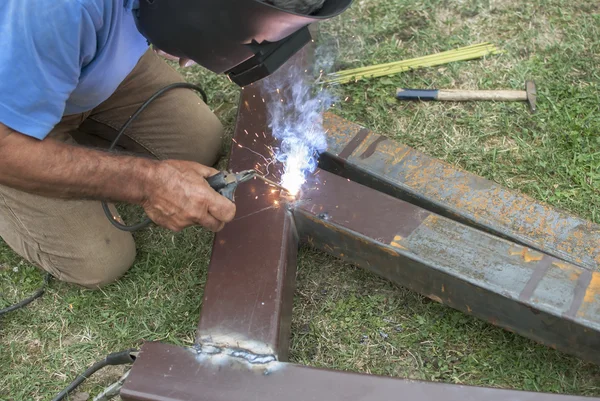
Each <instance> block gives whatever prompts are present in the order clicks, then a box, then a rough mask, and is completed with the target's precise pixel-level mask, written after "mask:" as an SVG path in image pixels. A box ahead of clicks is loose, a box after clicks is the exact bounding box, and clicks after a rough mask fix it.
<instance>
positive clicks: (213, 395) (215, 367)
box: [121, 343, 589, 401]
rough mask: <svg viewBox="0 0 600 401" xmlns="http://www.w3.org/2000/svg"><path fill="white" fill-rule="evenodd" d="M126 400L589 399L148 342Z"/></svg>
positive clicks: (126, 390) (124, 392)
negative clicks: (262, 360)
mask: <svg viewBox="0 0 600 401" xmlns="http://www.w3.org/2000/svg"><path fill="white" fill-rule="evenodd" d="M121 397H122V398H123V400H125V401H256V400H261V401H281V400H289V401H295V400H302V401H305V400H326V401H348V400H353V401H377V400H382V401H383V400H385V401H387V400H395V399H408V400H419V401H439V400H444V401H482V400H485V401H585V400H589V398H585V397H575V396H563V395H557V394H544V393H531V392H524V391H514V390H503V389H492V388H485V387H470V386H461V385H455V384H443V383H431V382H420V381H415V380H401V379H393V378H389V377H381V376H372V375H361V374H357V373H348V372H336V371H331V370H322V369H314V368H309V367H306V366H300V365H294V364H288V363H281V362H270V363H267V364H263V365H260V366H249V365H248V364H247V363H246V361H244V360H242V361H240V360H239V359H238V358H236V357H228V356H210V355H208V354H206V353H203V352H201V351H199V350H197V349H185V348H180V347H175V346H172V345H165V344H159V343H147V344H145V345H144V346H143V347H142V350H141V352H140V355H139V357H138V358H137V360H136V362H135V364H134V365H133V368H132V370H131V373H130V375H129V378H128V380H127V385H126V387H124V388H123V389H122V390H121Z"/></svg>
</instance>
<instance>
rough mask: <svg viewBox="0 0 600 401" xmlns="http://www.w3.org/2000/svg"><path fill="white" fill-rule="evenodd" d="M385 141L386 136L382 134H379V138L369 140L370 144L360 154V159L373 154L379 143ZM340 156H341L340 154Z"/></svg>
mask: <svg viewBox="0 0 600 401" xmlns="http://www.w3.org/2000/svg"><path fill="white" fill-rule="evenodd" d="M384 141H387V138H386V137H385V136H383V135H380V136H379V138H377V139H375V140H374V141H373V142H371V144H370V145H369V147H368V148H367V149H366V150H365V151H364V152H363V153H362V154H361V155H360V158H361V159H363V160H364V159H367V158H369V157H371V156H373V153H375V150H376V149H377V146H378V145H379V144H380V143H381V142H384ZM340 157H341V156H340Z"/></svg>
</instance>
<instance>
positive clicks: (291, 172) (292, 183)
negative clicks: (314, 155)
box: [281, 146, 311, 197]
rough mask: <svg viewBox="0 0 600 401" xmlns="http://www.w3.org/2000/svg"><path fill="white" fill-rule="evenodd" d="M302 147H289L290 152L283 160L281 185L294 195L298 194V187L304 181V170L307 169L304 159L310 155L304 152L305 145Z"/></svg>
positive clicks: (300, 186)
mask: <svg viewBox="0 0 600 401" xmlns="http://www.w3.org/2000/svg"><path fill="white" fill-rule="evenodd" d="M303 148H304V149H294V148H291V149H290V153H289V154H288V156H287V158H286V160H285V161H284V171H283V175H282V176H281V186H282V187H284V188H285V189H287V191H288V192H289V193H290V195H292V196H294V197H295V196H296V195H298V193H299V192H300V188H302V185H304V183H305V182H306V170H307V169H308V166H307V162H306V161H307V160H308V159H309V158H310V156H311V155H308V154H306V153H307V152H305V150H306V146H303Z"/></svg>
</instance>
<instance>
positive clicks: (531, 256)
mask: <svg viewBox="0 0 600 401" xmlns="http://www.w3.org/2000/svg"><path fill="white" fill-rule="evenodd" d="M509 253H510V254H511V255H512V256H517V255H518V256H521V257H522V258H523V260H524V261H525V262H527V263H530V262H539V261H540V260H542V258H543V257H544V254H542V253H540V252H537V251H534V250H532V249H529V248H527V247H519V246H516V245H515V247H511V248H510V250H509Z"/></svg>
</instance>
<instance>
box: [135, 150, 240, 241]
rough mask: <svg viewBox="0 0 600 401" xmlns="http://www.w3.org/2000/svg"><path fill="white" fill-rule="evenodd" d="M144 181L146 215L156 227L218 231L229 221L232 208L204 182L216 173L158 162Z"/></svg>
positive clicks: (191, 164)
mask: <svg viewBox="0 0 600 401" xmlns="http://www.w3.org/2000/svg"><path fill="white" fill-rule="evenodd" d="M154 173H155V174H154V175H151V176H149V177H148V179H147V183H148V184H147V188H148V189H147V190H146V191H145V192H146V194H147V195H146V196H147V198H146V200H145V201H144V202H142V206H143V207H144V209H145V211H146V214H148V217H150V219H152V221H154V222H155V223H156V224H158V225H160V226H163V227H166V228H168V229H170V230H173V231H181V230H182V229H184V228H186V227H189V226H193V225H201V226H203V227H206V228H208V229H209V230H211V231H214V232H217V231H220V230H221V229H222V228H223V226H224V225H225V223H228V222H230V221H231V220H233V217H234V216H235V204H234V203H233V202H231V201H230V200H229V199H227V198H225V197H224V196H221V195H219V194H218V193H217V192H216V191H215V190H213V189H212V188H211V187H210V186H209V185H208V183H207V182H206V178H208V177H210V176H212V175H215V174H217V173H218V171H217V170H215V169H213V168H210V167H206V166H203V165H201V164H198V163H194V162H188V161H179V160H167V161H163V162H160V163H159V164H158V165H157V166H156V168H155V169H154Z"/></svg>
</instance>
